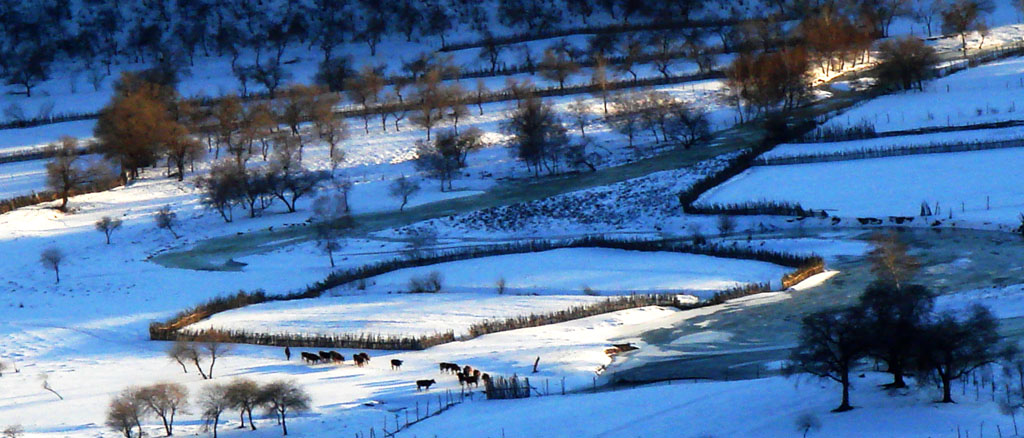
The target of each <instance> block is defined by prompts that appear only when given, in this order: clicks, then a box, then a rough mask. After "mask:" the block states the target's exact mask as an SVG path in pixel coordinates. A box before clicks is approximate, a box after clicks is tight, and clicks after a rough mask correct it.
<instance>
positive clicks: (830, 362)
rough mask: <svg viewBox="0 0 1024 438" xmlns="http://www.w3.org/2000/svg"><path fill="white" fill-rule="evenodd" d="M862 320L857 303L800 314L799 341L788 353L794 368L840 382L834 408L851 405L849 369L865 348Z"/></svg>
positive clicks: (848, 408) (839, 408)
mask: <svg viewBox="0 0 1024 438" xmlns="http://www.w3.org/2000/svg"><path fill="white" fill-rule="evenodd" d="M863 321H864V316H863V311H862V310H861V309H860V308H859V307H851V308H847V309H827V310H823V311H819V312H815V313H812V314H810V315H808V316H806V317H804V319H803V323H802V325H801V327H800V338H799V343H798V345H797V347H796V348H795V349H794V350H793V351H792V353H791V356H790V360H791V361H792V362H793V365H794V366H795V368H796V370H798V371H803V372H806V373H808V374H811V375H814V376H817V377H820V378H823V379H831V380H834V381H836V382H838V383H839V384H840V385H842V388H843V401H842V403H841V404H840V405H839V407H838V408H836V409H834V412H844V411H849V410H851V409H853V407H852V406H851V405H850V385H851V381H850V372H851V371H852V369H853V366H854V365H855V364H856V363H857V361H858V360H860V359H861V358H863V357H864V356H865V355H866V354H867V352H868V345H867V342H866V341H865V339H866V336H865V335H864V333H863V332H864V330H863V326H864V322H863Z"/></svg>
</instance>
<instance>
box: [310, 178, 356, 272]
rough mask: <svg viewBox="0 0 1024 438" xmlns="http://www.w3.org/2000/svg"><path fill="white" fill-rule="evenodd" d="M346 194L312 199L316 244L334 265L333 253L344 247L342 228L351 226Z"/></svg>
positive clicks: (332, 265)
mask: <svg viewBox="0 0 1024 438" xmlns="http://www.w3.org/2000/svg"><path fill="white" fill-rule="evenodd" d="M346 196H347V195H346V194H344V193H335V194H329V195H324V196H320V197H318V198H316V199H315V200H314V201H313V218H312V219H313V221H314V222H315V224H316V225H315V226H316V243H317V246H318V247H319V248H320V250H321V251H323V252H324V253H325V254H327V257H328V259H330V261H331V267H332V268H333V267H334V253H335V252H338V251H339V250H341V249H342V248H343V247H344V244H343V240H342V238H343V237H344V233H343V230H344V229H345V228H348V227H350V226H351V217H350V216H349V210H348V202H347V200H346Z"/></svg>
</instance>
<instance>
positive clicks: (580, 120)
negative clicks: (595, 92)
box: [567, 97, 594, 137]
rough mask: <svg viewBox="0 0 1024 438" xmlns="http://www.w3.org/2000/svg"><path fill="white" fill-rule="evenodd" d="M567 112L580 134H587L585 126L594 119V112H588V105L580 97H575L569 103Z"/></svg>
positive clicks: (584, 135)
mask: <svg viewBox="0 0 1024 438" xmlns="http://www.w3.org/2000/svg"><path fill="white" fill-rule="evenodd" d="M567 109H568V110H569V114H570V116H571V117H572V120H573V122H574V123H575V124H576V127H578V128H580V135H581V136H583V137H586V136H587V126H589V125H590V123H591V122H593V121H594V114H593V113H591V112H590V105H587V101H585V100H583V98H581V97H577V98H576V99H575V100H573V101H572V103H570V104H569V106H568V108H567Z"/></svg>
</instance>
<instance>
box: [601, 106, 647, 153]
mask: <svg viewBox="0 0 1024 438" xmlns="http://www.w3.org/2000/svg"><path fill="white" fill-rule="evenodd" d="M612 106H613V107H614V108H615V111H613V112H612V113H611V114H610V115H608V116H607V117H605V119H606V120H607V121H608V124H609V125H611V126H612V127H613V128H615V130H616V131H619V133H621V134H623V135H625V136H626V137H627V138H629V147H633V139H634V138H635V137H636V134H637V131H640V128H641V127H642V125H643V115H644V112H643V110H644V100H643V96H642V95H640V94H639V93H627V94H620V95H617V96H615V97H614V98H613V99H612Z"/></svg>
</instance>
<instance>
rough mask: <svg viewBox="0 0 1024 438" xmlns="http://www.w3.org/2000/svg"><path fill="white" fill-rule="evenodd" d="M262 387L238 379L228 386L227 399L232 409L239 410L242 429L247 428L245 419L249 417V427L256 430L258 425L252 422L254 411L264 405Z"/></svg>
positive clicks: (248, 380) (243, 379)
mask: <svg viewBox="0 0 1024 438" xmlns="http://www.w3.org/2000/svg"><path fill="white" fill-rule="evenodd" d="M262 395H263V394H261V391H260V386H259V384H257V383H256V382H254V381H252V380H251V379H246V378H237V379H235V380H232V381H231V383H228V385H227V397H228V400H229V401H230V402H231V407H233V408H235V409H238V411H239V420H240V423H241V426H239V427H240V428H241V427H245V417H246V415H248V417H249V427H250V428H251V429H252V430H256V423H255V422H253V421H252V411H253V409H256V408H257V407H259V405H261V404H262V403H263V400H261V398H260V397H261V396H262Z"/></svg>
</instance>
